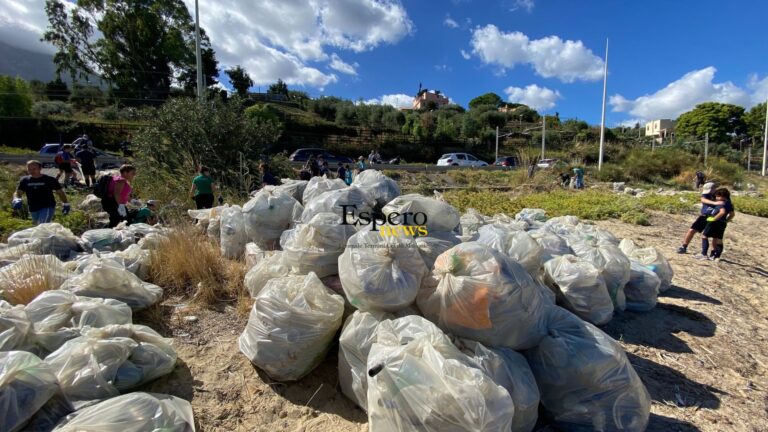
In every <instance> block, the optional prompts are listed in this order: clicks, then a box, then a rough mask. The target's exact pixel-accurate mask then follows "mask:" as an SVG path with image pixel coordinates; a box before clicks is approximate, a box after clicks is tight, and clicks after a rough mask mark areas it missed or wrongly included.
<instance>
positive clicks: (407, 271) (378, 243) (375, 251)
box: [339, 230, 427, 312]
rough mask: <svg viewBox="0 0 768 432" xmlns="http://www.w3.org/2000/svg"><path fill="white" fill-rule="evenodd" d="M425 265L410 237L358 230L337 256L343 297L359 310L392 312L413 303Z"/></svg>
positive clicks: (424, 273)
mask: <svg viewBox="0 0 768 432" xmlns="http://www.w3.org/2000/svg"><path fill="white" fill-rule="evenodd" d="M426 274H427V266H426V264H425V263H424V260H423V259H422V258H421V255H420V253H419V249H418V247H417V246H416V243H415V242H414V241H413V239H411V238H401V237H396V236H387V237H384V236H382V235H381V234H380V233H379V232H378V231H368V230H364V231H360V232H358V233H357V234H355V235H353V236H352V237H350V239H349V241H348V242H347V248H346V249H345V250H344V253H343V254H342V255H341V257H340V258H339V278H340V279H341V285H342V286H343V287H344V293H345V294H346V295H347V300H349V302H350V303H351V304H352V306H354V307H355V308H357V309H360V310H366V311H368V310H382V311H387V312H395V311H398V310H400V309H403V308H405V307H406V306H408V305H410V304H411V303H413V300H414V299H415V298H416V293H417V292H418V290H419V286H420V285H421V281H422V279H423V278H424V276H425V275H426Z"/></svg>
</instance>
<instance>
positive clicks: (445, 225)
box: [381, 194, 461, 231]
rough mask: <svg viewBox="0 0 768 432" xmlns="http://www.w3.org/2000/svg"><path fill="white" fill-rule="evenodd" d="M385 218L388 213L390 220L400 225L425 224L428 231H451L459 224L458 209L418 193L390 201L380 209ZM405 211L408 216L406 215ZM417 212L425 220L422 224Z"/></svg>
mask: <svg viewBox="0 0 768 432" xmlns="http://www.w3.org/2000/svg"><path fill="white" fill-rule="evenodd" d="M381 211H382V212H383V213H384V215H385V216H387V218H389V217H390V216H389V215H390V214H392V213H397V214H398V215H399V216H394V215H393V216H391V217H392V220H394V221H397V222H398V223H399V224H400V225H426V226H427V230H429V231H453V230H454V229H456V227H458V226H459V224H460V222H461V217H460V216H459V212H458V210H456V209H455V208H454V207H453V206H452V205H450V204H448V203H447V202H445V201H441V200H438V199H435V198H428V197H425V196H422V195H418V194H409V195H402V196H399V197H397V198H395V199H393V200H392V201H390V202H389V203H388V204H387V205H385V206H384V208H383V209H382V210H381ZM406 213H408V214H409V216H406ZM417 213H423V214H424V215H425V216H426V221H425V223H424V224H422V223H421V222H422V220H421V219H422V217H421V216H420V215H417Z"/></svg>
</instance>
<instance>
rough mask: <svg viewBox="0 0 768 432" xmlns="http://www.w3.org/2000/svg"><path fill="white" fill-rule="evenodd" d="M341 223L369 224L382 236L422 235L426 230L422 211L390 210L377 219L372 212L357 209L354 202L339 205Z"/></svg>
mask: <svg viewBox="0 0 768 432" xmlns="http://www.w3.org/2000/svg"><path fill="white" fill-rule="evenodd" d="M341 209H342V212H343V213H342V216H341V224H342V225H353V226H361V225H371V228H373V230H374V231H376V230H378V231H379V234H381V236H382V237H414V236H418V237H424V236H426V235H428V234H429V231H427V215H426V213H423V212H416V213H413V212H405V213H398V212H392V213H389V214H388V215H385V216H384V218H383V219H377V218H376V217H375V216H374V214H373V213H371V212H367V211H361V212H358V211H357V205H356V204H346V205H342V206H341Z"/></svg>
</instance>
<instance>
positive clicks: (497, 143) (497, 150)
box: [493, 126, 499, 163]
mask: <svg viewBox="0 0 768 432" xmlns="http://www.w3.org/2000/svg"><path fill="white" fill-rule="evenodd" d="M497 160H499V127H498V126H496V160H494V161H493V163H496V161H497Z"/></svg>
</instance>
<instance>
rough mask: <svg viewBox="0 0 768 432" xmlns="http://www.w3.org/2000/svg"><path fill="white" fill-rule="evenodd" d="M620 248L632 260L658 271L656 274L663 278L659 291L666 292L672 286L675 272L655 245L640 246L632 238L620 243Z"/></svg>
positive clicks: (655, 271)
mask: <svg viewBox="0 0 768 432" xmlns="http://www.w3.org/2000/svg"><path fill="white" fill-rule="evenodd" d="M619 248H620V249H621V250H622V251H623V252H624V253H625V254H626V255H627V256H628V257H629V259H630V260H635V261H637V262H639V263H640V264H642V265H644V266H646V267H648V268H649V269H651V270H653V272H654V273H656V276H658V277H659V279H660V280H661V285H660V286H659V292H664V291H666V290H668V289H670V288H671V287H672V277H674V275H675V272H674V271H673V270H672V266H671V265H670V264H669V261H667V258H666V257H664V255H662V253H661V251H659V250H658V249H656V248H655V247H646V248H639V247H637V245H635V242H633V241H632V240H630V239H624V240H622V241H621V243H619Z"/></svg>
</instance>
